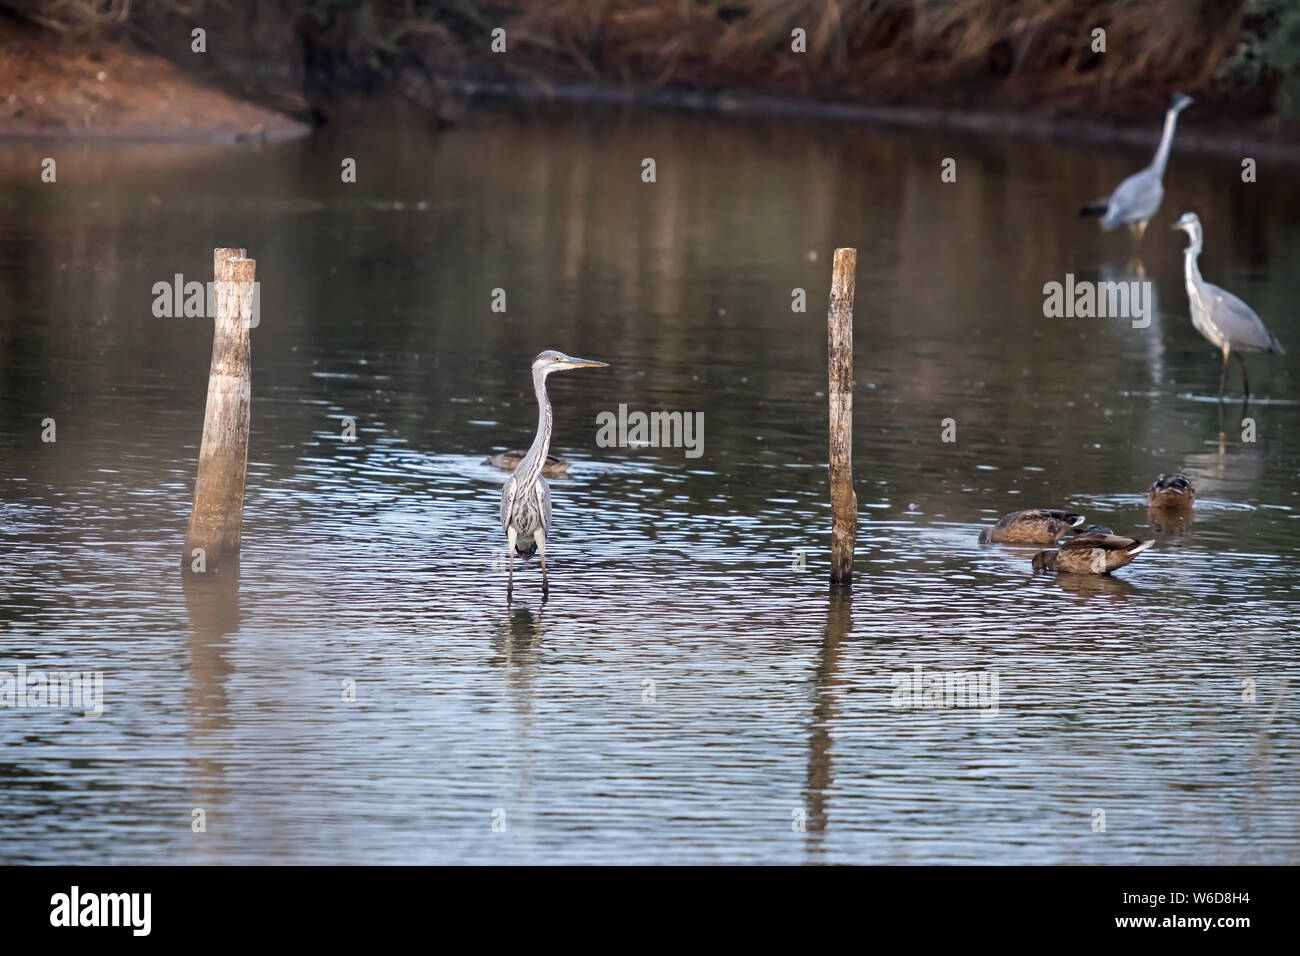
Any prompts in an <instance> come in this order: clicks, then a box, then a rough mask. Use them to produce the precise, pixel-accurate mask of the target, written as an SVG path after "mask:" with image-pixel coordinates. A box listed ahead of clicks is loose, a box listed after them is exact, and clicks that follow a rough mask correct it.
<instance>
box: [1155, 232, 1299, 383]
mask: <svg viewBox="0 0 1300 956" xmlns="http://www.w3.org/2000/svg"><path fill="white" fill-rule="evenodd" d="M1172 228H1174V229H1176V230H1177V229H1181V230H1182V231H1183V232H1185V233H1187V237H1188V240H1189V241H1188V243H1187V249H1186V250H1184V252H1183V261H1184V273H1185V275H1186V279H1187V302H1188V304H1189V305H1190V306H1191V312H1192V325H1193V326H1195V327H1196V331H1197V332H1200V333H1201V335H1203V336H1205V338H1206V339H1208V340H1209V342H1210V344H1211V345H1213V346H1214V347H1215V348H1216V349H1218V350H1219V351H1221V352H1222V353H1223V374H1222V375H1220V376H1219V398H1220V399H1222V398H1223V389H1224V387H1225V386H1226V385H1227V384H1228V354H1229V353H1231V354H1233V355H1235V356H1237V361H1238V362H1240V363H1241V382H1242V386H1243V388H1244V389H1245V391H1246V398H1250V376H1249V375H1248V374H1247V372H1246V360H1245V359H1244V358H1243V357H1242V355H1241V353H1242V352H1272V353H1274V354H1276V355H1283V354H1285V353H1284V352H1283V351H1282V346H1281V344H1280V343H1279V342H1278V340H1277V339H1276V338H1274V337H1273V333H1272V332H1270V331H1269V330H1268V329H1266V328H1265V327H1264V323H1263V322H1261V321H1260V318H1259V316H1258V315H1256V314H1255V310H1254V309H1252V308H1251V307H1250V306H1248V305H1247V304H1246V303H1245V302H1242V301H1241V300H1240V299H1238V298H1237V297H1236V296H1235V295H1233V294H1232V293H1231V292H1228V291H1227V290H1225V289H1220V288H1219V287H1218V286H1217V285H1211V284H1210V283H1208V282H1206V281H1205V280H1204V279H1202V278H1201V270H1200V269H1199V268H1198V267H1197V265H1196V259H1197V257H1198V256H1200V254H1201V238H1202V233H1201V220H1200V219H1198V218H1197V217H1196V213H1194V212H1185V213H1183V215H1182V218H1180V219H1179V220H1178V221H1177V222H1176V223H1174V224H1173V227H1172Z"/></svg>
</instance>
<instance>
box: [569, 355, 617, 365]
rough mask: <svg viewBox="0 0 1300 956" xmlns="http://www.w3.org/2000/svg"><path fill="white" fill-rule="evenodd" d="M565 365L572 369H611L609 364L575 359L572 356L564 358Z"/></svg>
mask: <svg viewBox="0 0 1300 956" xmlns="http://www.w3.org/2000/svg"><path fill="white" fill-rule="evenodd" d="M564 364H565V365H568V366H569V367H570V368H608V367H609V363H608V362H596V361H593V360H592V359H580V358H574V357H573V356H571V355H566V356H565V357H564Z"/></svg>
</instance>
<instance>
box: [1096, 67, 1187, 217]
mask: <svg viewBox="0 0 1300 956" xmlns="http://www.w3.org/2000/svg"><path fill="white" fill-rule="evenodd" d="M1191 105H1192V98H1191V97H1190V96H1184V95H1183V94H1182V93H1175V94H1174V101H1173V102H1172V103H1171V104H1170V105H1169V112H1167V113H1166V114H1165V129H1164V132H1163V133H1161V134H1160V146H1159V148H1158V149H1157V150H1156V158H1155V159H1153V160H1151V165H1150V166H1148V167H1147V168H1146V169H1144V170H1142V171H1141V172H1139V173H1134V174H1133V175H1132V176H1130V177H1129V178H1128V179H1126V180H1124V181H1123V182H1122V183H1120V184H1119V188H1118V189H1116V190H1115V191H1114V192H1113V193H1111V195H1110V198H1109V199H1098V200H1094V201H1093V202H1090V203H1088V205H1086V206H1084V207H1083V208H1082V209H1080V210H1079V215H1081V216H1101V217H1102V218H1101V228H1103V229H1105V230H1106V231H1107V232H1110V231H1111V230H1112V229H1114V228H1115V227H1116V226H1128V227H1129V231H1130V232H1132V233H1133V235H1134V236H1135V237H1137V238H1138V239H1141V238H1142V233H1144V232H1146V228H1147V222H1148V221H1150V219H1151V217H1152V216H1154V215H1155V214H1156V210H1158V209H1159V208H1160V201H1161V200H1162V199H1164V198H1165V187H1164V183H1163V182H1162V180H1163V179H1164V176H1165V166H1166V165H1167V164H1168V162H1169V150H1170V148H1171V147H1172V146H1173V144H1174V127H1175V126H1177V125H1178V114H1179V113H1181V112H1182V111H1183V110H1185V109H1187V107H1189V106H1191Z"/></svg>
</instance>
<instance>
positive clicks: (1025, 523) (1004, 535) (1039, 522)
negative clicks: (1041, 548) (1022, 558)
mask: <svg viewBox="0 0 1300 956" xmlns="http://www.w3.org/2000/svg"><path fill="white" fill-rule="evenodd" d="M1083 522H1084V516H1083V515H1076V514H1070V513H1069V512H1067V511H1056V510H1051V509H1047V508H1029V509H1026V510H1025V511H1013V512H1011V514H1009V515H1004V516H1003V518H1002V520H1001V521H999V522H998V523H997V524H995V525H993V526H992V527H988V528H983V529H981V531H980V544H988V543H989V542H993V543H995V544H1056V542H1058V541H1060V540H1061V538H1063V537H1064V536H1065V532H1067V531H1069V530H1070V529H1071V528H1077V527H1079V525H1081V524H1083Z"/></svg>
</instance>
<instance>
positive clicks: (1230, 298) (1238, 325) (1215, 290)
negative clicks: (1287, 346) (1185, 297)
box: [1205, 282, 1281, 352]
mask: <svg viewBox="0 0 1300 956" xmlns="http://www.w3.org/2000/svg"><path fill="white" fill-rule="evenodd" d="M1205 294H1206V299H1207V305H1208V306H1209V309H1210V318H1211V319H1212V320H1213V321H1214V324H1215V325H1216V326H1217V327H1218V329H1219V331H1220V332H1221V333H1222V334H1223V335H1225V336H1227V339H1228V342H1229V344H1231V345H1232V347H1233V348H1234V349H1246V350H1247V351H1259V352H1269V351H1274V350H1280V349H1281V346H1280V345H1278V343H1277V339H1275V338H1273V334H1272V333H1271V332H1269V330H1268V329H1267V328H1265V326H1264V323H1263V321H1262V320H1261V319H1260V317H1259V316H1258V315H1256V314H1255V310H1254V309H1252V308H1251V307H1250V306H1248V305H1247V304H1246V303H1245V302H1242V301H1241V300H1240V299H1238V298H1237V297H1236V296H1235V295H1233V294H1232V293H1231V292H1229V291H1228V290H1227V289H1221V288H1219V287H1218V286H1217V285H1213V284H1211V283H1209V282H1207V283H1205Z"/></svg>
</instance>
